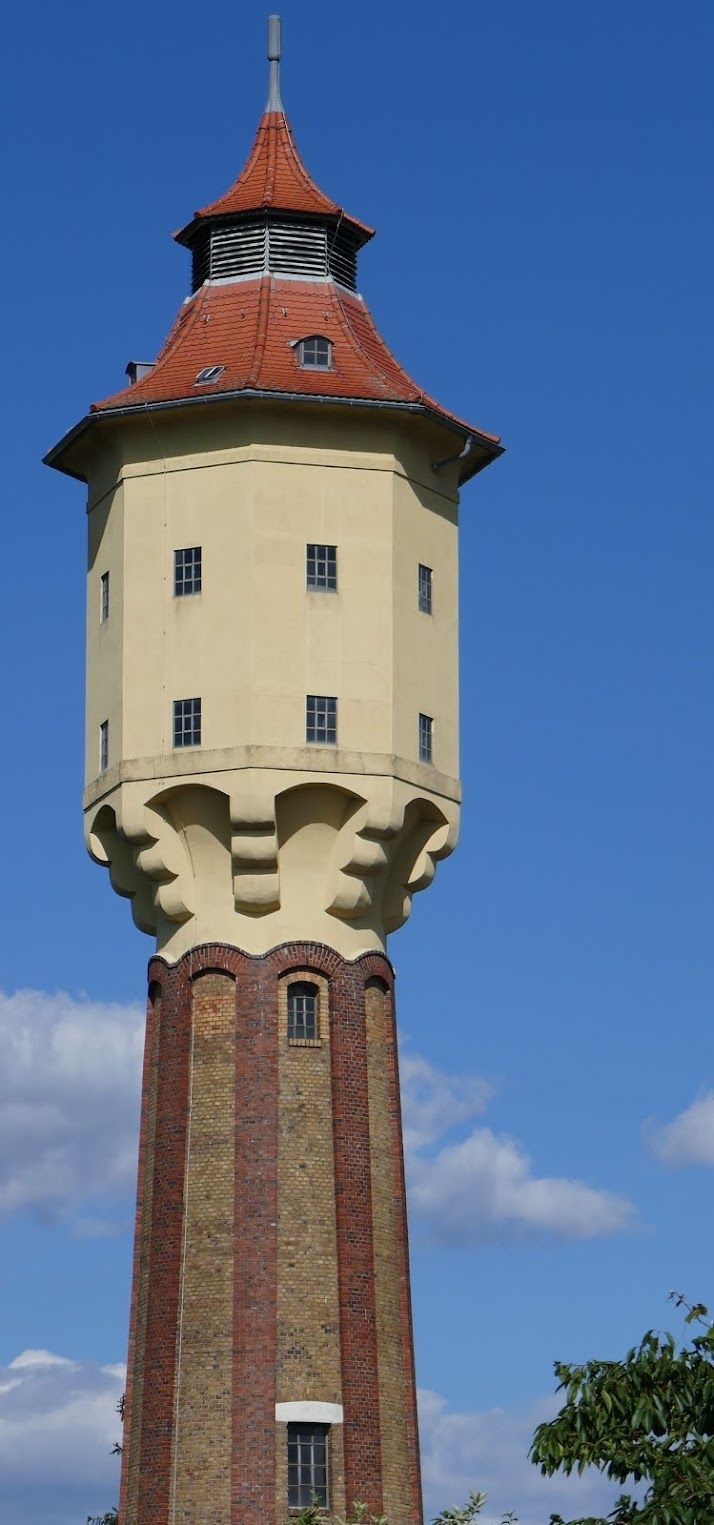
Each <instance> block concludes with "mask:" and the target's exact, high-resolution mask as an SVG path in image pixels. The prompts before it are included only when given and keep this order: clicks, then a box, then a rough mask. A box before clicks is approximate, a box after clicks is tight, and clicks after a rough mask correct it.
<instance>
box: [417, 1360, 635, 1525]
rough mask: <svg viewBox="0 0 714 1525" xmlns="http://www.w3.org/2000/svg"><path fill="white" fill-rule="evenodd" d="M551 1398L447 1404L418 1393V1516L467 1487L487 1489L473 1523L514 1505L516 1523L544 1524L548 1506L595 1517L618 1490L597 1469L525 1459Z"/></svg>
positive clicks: (491, 1521)
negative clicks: (568, 1473) (564, 1468)
mask: <svg viewBox="0 0 714 1525" xmlns="http://www.w3.org/2000/svg"><path fill="white" fill-rule="evenodd" d="M556 1409H557V1401H556V1399H555V1398H547V1399H543V1400H541V1401H540V1402H538V1403H535V1404H532V1405H530V1406H529V1407H528V1408H521V1409H484V1410H480V1411H479V1410H474V1411H472V1412H467V1413H456V1412H454V1411H452V1410H450V1409H449V1408H448V1406H447V1403H446V1400H445V1399H444V1398H442V1397H440V1396H439V1394H438V1393H433V1392H429V1391H428V1390H422V1391H420V1393H419V1428H420V1433H421V1450H422V1471H423V1478H424V1501H425V1506H426V1518H427V1519H431V1518H432V1516H433V1515H434V1514H435V1513H436V1512H437V1511H438V1510H440V1509H443V1508H444V1507H446V1506H448V1507H457V1506H459V1505H461V1504H462V1503H463V1502H464V1501H465V1499H466V1498H467V1496H468V1493H469V1490H470V1489H471V1488H474V1489H481V1490H482V1491H483V1492H484V1493H486V1494H487V1495H488V1503H487V1507H486V1510H485V1512H484V1514H483V1515H482V1516H481V1522H480V1525H498V1522H499V1521H500V1520H501V1517H502V1515H503V1514H505V1513H506V1511H507V1510H511V1509H512V1510H514V1511H515V1513H516V1514H517V1516H518V1520H519V1525H545V1521H546V1520H548V1519H549V1518H550V1515H551V1513H556V1512H557V1513H560V1514H562V1515H563V1517H564V1518H565V1519H568V1518H571V1517H572V1516H573V1515H578V1516H582V1515H597V1516H602V1515H604V1514H606V1513H607V1510H608V1509H611V1508H612V1506H613V1502H614V1494H615V1493H616V1492H617V1491H618V1490H617V1489H616V1488H614V1485H613V1484H612V1483H607V1482H606V1481H605V1480H604V1479H603V1478H601V1477H600V1476H599V1474H598V1473H595V1472H591V1473H585V1474H584V1475H583V1476H582V1477H570V1478H568V1477H554V1478H545V1477H542V1476H541V1474H540V1472H539V1471H538V1469H537V1468H536V1467H534V1466H533V1465H532V1463H531V1462H529V1460H528V1450H529V1447H530V1443H531V1440H532V1438H533V1431H534V1429H535V1427H536V1425H537V1424H539V1423H540V1422H541V1420H543V1419H549V1418H551V1417H552V1415H553V1414H554V1413H555V1412H556Z"/></svg>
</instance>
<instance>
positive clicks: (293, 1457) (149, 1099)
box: [120, 942, 422, 1525]
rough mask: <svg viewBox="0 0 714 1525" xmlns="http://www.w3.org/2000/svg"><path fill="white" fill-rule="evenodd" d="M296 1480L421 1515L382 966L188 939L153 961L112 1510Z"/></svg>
mask: <svg viewBox="0 0 714 1525" xmlns="http://www.w3.org/2000/svg"><path fill="white" fill-rule="evenodd" d="M296 987H297V988H296ZM310 1429H312V1432H314V1435H315V1436H316V1437H317V1441H316V1443H315V1444H314V1445H313V1449H312V1450H310V1445H311V1442H310V1439H309V1432H310ZM306 1437H307V1438H306ZM323 1440H324V1451H321V1446H322V1441H323ZM301 1447H302V1449H301ZM323 1455H324V1456H325V1457H326V1463H325V1472H324V1473H323V1472H322V1471H321V1470H320V1469H321V1467H322V1460H321V1457H322V1456H323ZM310 1467H312V1468H313V1470H312V1472H311V1471H310ZM313 1483H315V1484H317V1489H316V1491H317V1492H318V1495H319V1496H320V1498H321V1502H323V1503H324V1505H325V1508H326V1512H327V1514H328V1515H331V1514H333V1513H335V1514H344V1513H345V1512H346V1510H347V1508H348V1507H349V1506H350V1505H351V1504H352V1503H353V1502H354V1501H355V1500H360V1501H363V1502H365V1503H366V1504H367V1505H368V1506H369V1510H370V1512H371V1513H373V1514H380V1513H382V1512H384V1513H386V1514H388V1516H389V1519H390V1525H421V1521H422V1510H421V1488H420V1476H419V1447H418V1434H417V1419H416V1399H415V1383H414V1363H413V1344H412V1326H411V1307H410V1292H409V1264H408V1244H407V1221H406V1204H405V1194H404V1168H403V1156H402V1136H401V1113H400V1102H399V1082H398V1065H397V1047H396V1034H395V1024H394V1000H393V973H392V969H391V965H390V964H389V962H388V960H387V959H386V958H385V957H384V956H383V955H382V954H376V953H370V954H365V955H363V956H362V957H361V958H358V959H356V960H354V961H353V962H349V961H347V960H345V959H344V958H342V957H341V956H340V955H339V954H338V953H336V952H335V951H334V950H333V949H330V948H328V947H326V946H324V945H322V944H316V943H308V942H293V943H289V944H285V945H283V946H282V947H280V948H276V949H273V950H272V951H271V952H269V953H266V954H265V955H264V956H263V957H256V956H253V955H249V954H246V953H243V952H241V951H239V950H238V949H237V948H234V947H229V946H227V945H225V944H220V943H219V944H217V943H213V944H203V945H202V946H200V947H197V948H193V949H192V950H191V951H190V952H189V953H187V954H186V955H185V956H184V957H183V958H182V959H181V960H180V961H179V962H178V963H177V964H175V965H173V966H169V965H168V964H167V963H166V962H165V961H164V960H163V959H161V958H154V959H152V961H151V963H150V966H149V1003H148V1021H147V1032H146V1049H145V1059H144V1079H143V1093H142V1115H141V1140H140V1152H139V1181H138V1202H137V1224H136V1241H135V1253H134V1275H133V1288H132V1307H131V1329H130V1346H129V1371H128V1378H127V1398H126V1417H125V1433H124V1454H123V1464H122V1491H121V1503H120V1519H121V1525H229V1522H230V1525H265V1522H266V1521H272V1520H275V1522H276V1525H285V1522H287V1521H288V1520H289V1518H290V1515H291V1513H294V1512H296V1511H297V1510H298V1509H299V1507H300V1506H301V1505H304V1504H305V1503H308V1502H309V1501H310V1499H309V1496H308V1495H307V1494H306V1490H307V1489H311V1488H312V1485H313ZM323 1487H324V1494H322V1493H321V1492H320V1490H321V1489H322V1488H323ZM301 1488H302V1492H301V1491H300V1490H301Z"/></svg>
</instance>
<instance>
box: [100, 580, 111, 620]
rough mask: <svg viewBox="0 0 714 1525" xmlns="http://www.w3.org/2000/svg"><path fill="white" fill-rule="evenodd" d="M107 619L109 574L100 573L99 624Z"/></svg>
mask: <svg viewBox="0 0 714 1525" xmlns="http://www.w3.org/2000/svg"><path fill="white" fill-rule="evenodd" d="M108 619H109V573H108V572H102V575H101V577H100V579H99V623H100V624H101V625H103V624H104V621H105V620H108Z"/></svg>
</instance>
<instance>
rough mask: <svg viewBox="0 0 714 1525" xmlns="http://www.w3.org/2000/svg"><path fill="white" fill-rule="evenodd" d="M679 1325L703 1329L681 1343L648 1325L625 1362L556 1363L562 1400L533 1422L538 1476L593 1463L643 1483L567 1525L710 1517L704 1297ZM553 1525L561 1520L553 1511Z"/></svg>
mask: <svg viewBox="0 0 714 1525" xmlns="http://www.w3.org/2000/svg"><path fill="white" fill-rule="evenodd" d="M670 1296H671V1298H672V1300H673V1301H674V1302H675V1303H676V1305H677V1307H682V1306H684V1307H685V1308H686V1309H687V1315H686V1323H687V1324H694V1323H696V1324H698V1325H699V1326H700V1327H701V1329H702V1333H698V1334H696V1335H695V1336H694V1337H693V1338H692V1339H691V1342H690V1343H689V1344H685V1345H684V1346H682V1347H680V1348H678V1347H677V1344H676V1342H675V1340H674V1339H673V1337H672V1335H671V1334H666V1335H658V1334H655V1333H654V1331H653V1330H649V1332H648V1333H647V1334H646V1335H645V1336H644V1338H643V1339H642V1340H641V1341H640V1344H639V1345H637V1346H636V1347H635V1348H634V1349H632V1350H630V1351H628V1354H627V1356H626V1357H625V1360H624V1361H588V1362H587V1363H586V1364H585V1365H584V1366H566V1365H564V1364H563V1363H562V1362H556V1366H555V1372H556V1376H557V1377H558V1383H559V1389H558V1390H559V1391H562V1392H564V1393H565V1394H566V1399H565V1403H564V1404H563V1407H562V1408H561V1410H560V1413H559V1414H557V1415H556V1417H555V1419H551V1420H549V1421H548V1422H547V1423H545V1424H541V1425H539V1426H538V1429H537V1430H536V1432H535V1436H534V1438H533V1445H532V1447H531V1453H530V1454H531V1459H532V1461H534V1462H535V1463H536V1465H537V1466H539V1467H540V1469H541V1472H543V1473H545V1474H546V1475H547V1476H552V1474H553V1473H554V1472H566V1473H568V1474H570V1473H572V1472H583V1471H584V1470H585V1468H586V1467H597V1468H598V1469H599V1471H601V1472H603V1473H604V1474H605V1476H606V1477H610V1478H612V1479H613V1481H615V1482H617V1483H621V1484H623V1483H627V1484H628V1485H629V1486H632V1485H633V1484H641V1485H644V1488H640V1489H638V1490H637V1493H638V1497H633V1495H632V1494H631V1493H623V1494H622V1495H621V1496H620V1498H618V1500H617V1503H616V1504H615V1507H614V1509H613V1510H612V1512H611V1513H610V1514H609V1515H608V1516H607V1518H606V1519H604V1518H603V1517H602V1516H598V1517H597V1518H595V1517H593V1516H589V1517H588V1518H587V1519H578V1520H571V1521H570V1522H569V1525H706V1522H707V1521H709V1522H711V1521H714V1327H713V1326H712V1324H711V1323H710V1321H709V1317H708V1312H707V1309H706V1308H705V1307H704V1305H703V1304H702V1303H697V1304H695V1305H694V1306H693V1307H690V1306H689V1304H688V1303H687V1302H686V1301H685V1299H684V1298H683V1297H682V1296H681V1294H680V1293H671V1294H670ZM550 1518H551V1525H565V1522H564V1521H563V1519H562V1517H561V1516H560V1515H551V1517H550Z"/></svg>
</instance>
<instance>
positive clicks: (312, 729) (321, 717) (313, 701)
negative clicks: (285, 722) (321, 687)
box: [305, 694, 337, 747]
mask: <svg viewBox="0 0 714 1525" xmlns="http://www.w3.org/2000/svg"><path fill="white" fill-rule="evenodd" d="M305 740H306V741H309V742H314V743H316V744H317V745H318V746H319V745H327V746H333V747H334V746H335V745H336V744H337V700H336V699H334V698H332V697H331V696H330V695H328V694H308V695H307V699H306V701H305Z"/></svg>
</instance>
